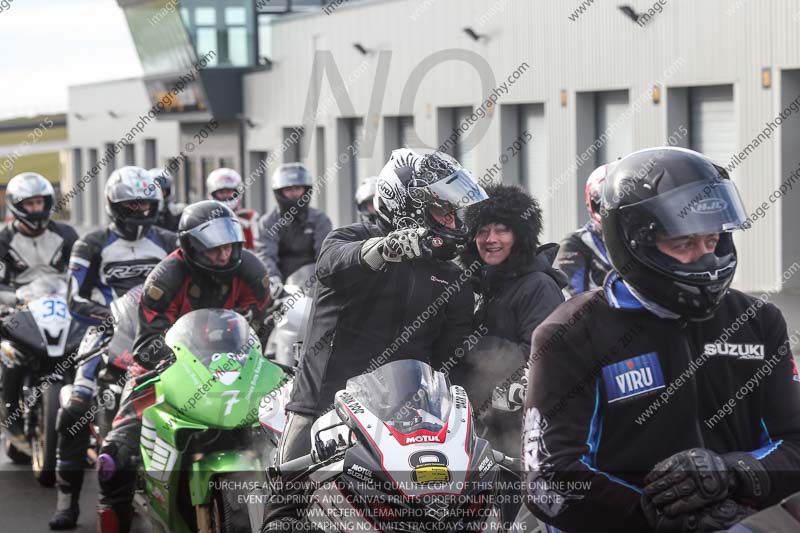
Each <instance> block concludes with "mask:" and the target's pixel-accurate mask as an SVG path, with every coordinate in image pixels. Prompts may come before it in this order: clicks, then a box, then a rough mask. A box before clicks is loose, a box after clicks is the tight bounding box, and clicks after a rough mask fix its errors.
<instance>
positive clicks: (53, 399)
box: [31, 383, 62, 487]
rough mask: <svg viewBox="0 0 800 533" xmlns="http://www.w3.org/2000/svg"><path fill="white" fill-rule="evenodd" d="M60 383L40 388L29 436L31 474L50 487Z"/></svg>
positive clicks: (53, 476)
mask: <svg viewBox="0 0 800 533" xmlns="http://www.w3.org/2000/svg"><path fill="white" fill-rule="evenodd" d="M61 386H62V384H61V383H51V384H50V386H49V387H45V388H42V396H41V398H40V399H39V401H38V402H36V405H35V406H34V413H35V419H36V420H35V422H36V424H35V425H34V430H33V435H32V437H31V452H32V453H31V460H32V462H33V464H32V470H33V475H34V477H35V478H36V481H38V482H39V484H41V485H43V486H45V487H52V486H53V485H54V484H55V482H56V445H57V442H58V433H57V432H56V416H57V415H58V408H59V401H58V395H59V392H60V391H61Z"/></svg>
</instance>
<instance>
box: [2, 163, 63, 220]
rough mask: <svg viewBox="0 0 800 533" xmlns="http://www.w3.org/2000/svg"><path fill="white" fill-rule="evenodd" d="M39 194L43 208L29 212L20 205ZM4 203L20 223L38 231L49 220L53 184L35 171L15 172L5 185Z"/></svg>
mask: <svg viewBox="0 0 800 533" xmlns="http://www.w3.org/2000/svg"><path fill="white" fill-rule="evenodd" d="M39 196H41V197H42V199H43V200H44V209H43V210H41V211H39V212H35V213H29V212H28V211H27V210H26V209H25V208H24V207H23V206H22V202H24V201H25V200H28V199H30V198H36V197H39ZM6 205H7V206H8V210H9V211H11V214H12V215H14V218H15V219H17V220H18V221H19V222H20V223H21V224H24V225H25V227H27V228H29V229H30V230H32V231H40V230H42V229H44V228H45V227H46V226H47V223H48V222H49V221H50V211H51V210H52V209H53V186H52V185H51V184H50V182H49V181H47V180H46V179H45V178H44V176H42V175H41V174H37V173H35V172H23V173H22V174H17V175H16V176H14V177H13V178H11V180H9V182H8V185H7V186H6Z"/></svg>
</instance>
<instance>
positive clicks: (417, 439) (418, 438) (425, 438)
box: [405, 435, 444, 444]
mask: <svg viewBox="0 0 800 533" xmlns="http://www.w3.org/2000/svg"><path fill="white" fill-rule="evenodd" d="M421 442H438V443H442V442H444V439H443V438H442V437H440V436H439V435H412V436H410V437H406V442H405V443H406V444H419V443H421Z"/></svg>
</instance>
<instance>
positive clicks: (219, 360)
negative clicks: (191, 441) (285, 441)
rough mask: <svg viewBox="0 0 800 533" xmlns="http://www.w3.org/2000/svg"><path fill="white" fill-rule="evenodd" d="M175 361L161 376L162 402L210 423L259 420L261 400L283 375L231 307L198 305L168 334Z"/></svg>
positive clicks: (225, 425) (237, 423) (237, 424)
mask: <svg viewBox="0 0 800 533" xmlns="http://www.w3.org/2000/svg"><path fill="white" fill-rule="evenodd" d="M164 340H165V342H166V344H167V345H168V346H169V347H170V348H171V349H172V351H173V353H174V354H175V357H176V362H175V363H173V364H172V366H170V367H169V368H168V369H167V370H166V371H165V372H164V373H163V374H162V376H161V383H162V384H163V391H164V401H165V402H166V403H168V404H169V405H171V406H172V407H173V408H175V409H177V411H178V414H179V415H181V416H184V417H186V418H188V419H191V420H194V421H197V422H201V423H204V424H207V425H210V426H212V427H219V428H224V429H228V428H235V427H241V426H243V425H252V424H256V423H258V405H259V403H260V402H261V400H262V399H263V398H264V397H265V396H267V395H268V394H270V393H273V392H274V391H276V390H277V388H278V387H279V386H280V385H281V383H282V382H283V377H284V374H283V372H282V371H281V370H280V368H278V367H277V366H276V365H274V364H272V363H270V362H269V361H267V360H266V359H265V358H264V357H263V355H262V354H261V344H260V342H259V340H258V337H257V336H256V334H255V332H254V331H253V330H252V328H250V325H249V324H248V323H247V320H245V318H244V317H243V316H242V315H240V314H238V313H236V312H235V311H232V310H229V309H199V310H197V311H192V312H191V313H188V314H186V315H184V316H182V317H181V318H179V319H178V320H177V322H175V324H174V325H173V326H172V327H171V328H170V329H169V331H168V332H167V335H166V337H165V339H164Z"/></svg>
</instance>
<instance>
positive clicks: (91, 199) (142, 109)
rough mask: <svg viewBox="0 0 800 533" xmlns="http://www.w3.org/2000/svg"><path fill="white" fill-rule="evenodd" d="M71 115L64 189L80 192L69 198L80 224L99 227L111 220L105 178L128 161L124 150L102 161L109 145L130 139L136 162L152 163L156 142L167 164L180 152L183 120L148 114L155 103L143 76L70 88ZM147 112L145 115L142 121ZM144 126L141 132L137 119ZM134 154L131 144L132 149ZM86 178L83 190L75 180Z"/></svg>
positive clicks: (159, 156) (73, 217) (158, 154)
mask: <svg viewBox="0 0 800 533" xmlns="http://www.w3.org/2000/svg"><path fill="white" fill-rule="evenodd" d="M68 102H69V120H68V121H67V138H68V141H69V146H70V157H71V164H70V165H68V166H67V168H68V169H69V172H68V176H67V179H66V180H65V182H64V192H65V193H66V192H68V191H70V190H71V189H72V190H75V192H76V194H75V196H73V197H72V199H70V200H69V201H68V205H67V208H68V209H70V217H71V221H72V222H73V223H74V224H76V225H78V226H87V227H89V226H97V225H99V224H103V223H105V222H106V221H107V217H106V215H105V209H104V200H103V197H104V195H103V189H104V187H105V182H106V178H107V177H108V175H109V174H110V173H111V171H113V170H114V168H119V167H121V166H124V165H125V162H126V159H125V156H126V154H125V149H124V147H123V149H122V150H120V151H119V153H117V154H113V153H112V154H111V156H112V158H113V162H112V158H108V159H107V163H105V164H102V163H100V162H101V161H102V160H103V158H104V157H105V156H106V151H107V147H108V145H112V146H113V145H114V144H115V143H117V142H118V141H120V140H123V141H126V143H127V139H126V137H127V136H128V135H129V134H131V133H132V134H133V135H132V138H131V140H130V143H129V144H131V145H132V146H133V157H134V161H135V164H136V165H138V166H145V167H146V166H147V164H148V161H147V159H148V157H147V155H148V148H147V147H148V145H149V146H150V149H152V147H153V143H152V142H151V143H148V141H155V143H154V145H155V153H156V155H155V158H156V161H157V163H158V164H159V165H163V164H164V163H165V162H166V160H167V158H169V157H174V156H175V155H177V153H178V141H179V132H180V127H179V124H178V123H177V122H175V121H159V120H157V119H150V118H149V117H147V112H148V111H149V110H150V107H151V105H152V104H151V103H150V101H149V99H148V97H147V93H146V91H145V88H144V84H143V83H142V80H141V79H139V78H134V79H126V80H115V81H109V82H102V83H93V84H88V85H76V86H72V87H70V88H69V95H68ZM142 117H147V120H142ZM139 123H140V124H142V125H141V132H140V131H139V130H138V127H137V124H139ZM128 152H129V155H130V148H129V149H128ZM95 163H98V164H100V165H101V166H102V168H99V169H98V170H99V171H98V172H97V175H96V177H94V178H92V177H91V176H90V174H89V173H90V171H91V169H92V167H93V165H94V164H95ZM81 180H83V181H84V183H85V185H84V187H83V191H81V190H80V189H79V188H76V187H77V184H79V183H80V182H81Z"/></svg>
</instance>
